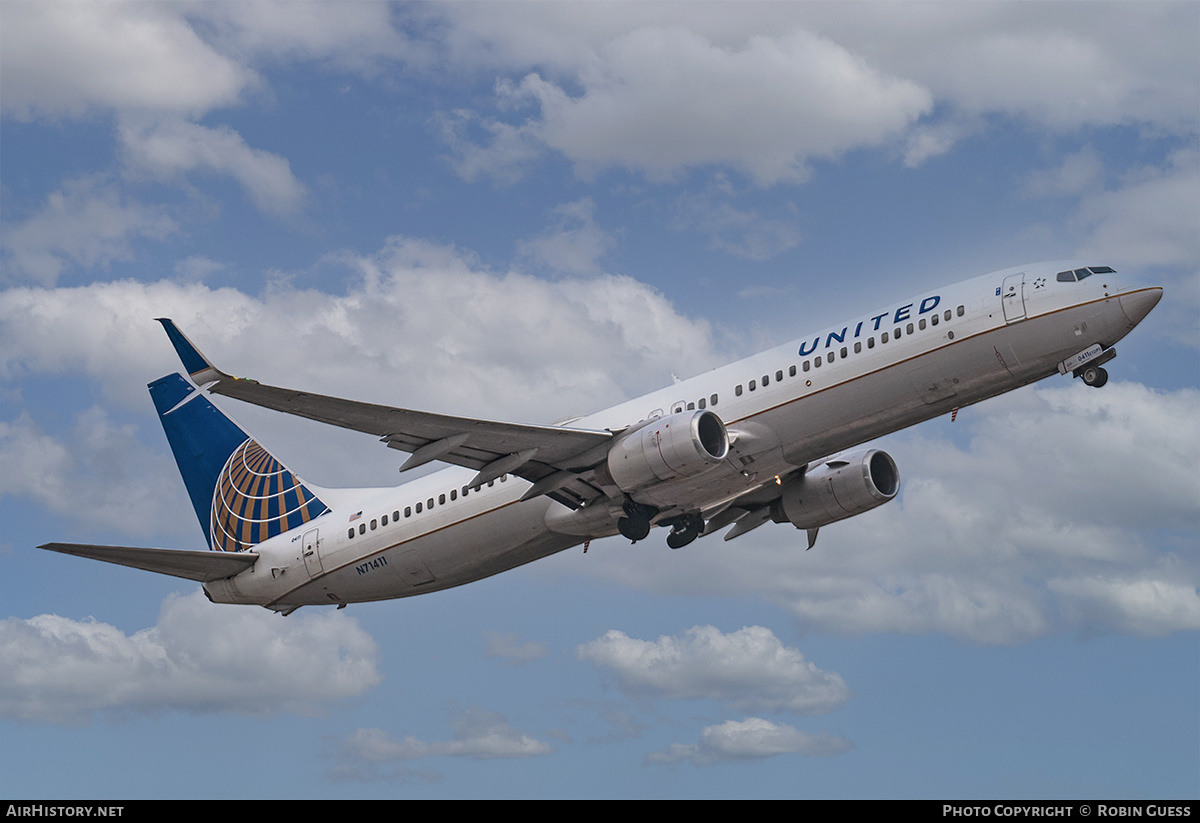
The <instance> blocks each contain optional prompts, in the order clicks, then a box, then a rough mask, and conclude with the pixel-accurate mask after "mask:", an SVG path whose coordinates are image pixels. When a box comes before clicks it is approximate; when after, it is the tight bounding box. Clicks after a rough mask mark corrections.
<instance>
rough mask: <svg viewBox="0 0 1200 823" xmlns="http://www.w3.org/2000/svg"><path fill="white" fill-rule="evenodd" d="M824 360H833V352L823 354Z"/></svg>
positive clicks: (827, 361)
mask: <svg viewBox="0 0 1200 823" xmlns="http://www.w3.org/2000/svg"><path fill="white" fill-rule="evenodd" d="M817 359H818V360H819V359H820V358H817ZM825 362H826V363H832V362H833V352H830V353H829V354H827V355H825Z"/></svg>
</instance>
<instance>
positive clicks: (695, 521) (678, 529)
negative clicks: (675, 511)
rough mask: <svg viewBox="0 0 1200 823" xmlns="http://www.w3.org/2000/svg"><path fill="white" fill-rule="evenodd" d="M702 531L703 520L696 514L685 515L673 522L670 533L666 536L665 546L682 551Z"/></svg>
mask: <svg viewBox="0 0 1200 823" xmlns="http://www.w3.org/2000/svg"><path fill="white" fill-rule="evenodd" d="M702 531H704V518H703V517H701V516H700V515H698V514H685V515H683V517H680V518H679V519H678V520H676V521H675V522H674V524H673V525H672V527H671V533H670V534H668V535H667V545H668V546H669V547H671V548H672V549H682V548H683V547H684V546H686V545H687V544H688V543H691V542H692V541H693V540H695V539H696V538H697V537H699V536H700V532H702Z"/></svg>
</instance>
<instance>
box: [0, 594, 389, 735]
mask: <svg viewBox="0 0 1200 823" xmlns="http://www.w3.org/2000/svg"><path fill="white" fill-rule="evenodd" d="M376 666H377V649H376V646H375V642H374V641H373V640H372V639H371V638H370V636H369V635H367V634H366V633H365V632H364V631H362V629H360V628H359V627H358V624H357V622H356V621H355V620H354V619H353V618H349V617H346V616H345V615H344V614H342V613H341V612H337V611H325V612H320V613H316V612H314V613H313V614H307V615H306V614H296V615H293V616H291V617H288V618H281V617H280V616H279V615H277V614H272V613H270V612H268V611H266V610H264V609H257V608H248V607H242V606H214V605H213V604H212V603H209V602H208V601H207V600H206V599H205V597H204V596H203V595H202V594H201V593H199V592H196V593H194V594H190V595H187V596H175V595H173V596H171V597H169V598H167V600H166V601H164V603H163V607H162V612H161V614H160V615H159V620H158V623H157V625H155V626H153V627H151V628H148V629H143V630H142V631H139V632H135V633H134V634H132V635H126V634H124V633H123V632H121V631H120V630H119V629H117V628H116V627H114V626H110V625H108V624H105V623H99V622H96V621H95V620H91V619H88V620H83V621H77V620H70V619H68V618H64V617H59V616H58V615H53V614H42V615H38V616H37V617H33V618H30V619H28V620H21V619H18V618H8V619H6V620H3V621H0V714H3V716H4V717H6V718H9V719H14V720H21V721H27V722H45V723H81V722H86V721H87V720H88V719H89V718H90V717H91V715H93V713H95V712H121V713H126V712H139V713H140V712H159V711H162V710H167V709H174V710H178V711H186V712H196V713H213V712H239V713H245V714H265V713H270V712H275V711H289V712H302V713H308V712H312V711H314V710H315V709H316V708H317V707H318V706H319V705H320V704H322V703H327V702H330V701H337V700H343V699H345V698H347V697H353V696H356V695H359V694H362V693H363V692H365V691H366V690H368V689H370V688H373V687H374V686H376V685H378V683H379V682H380V679H381V678H380V675H379V673H378V671H377V669H376Z"/></svg>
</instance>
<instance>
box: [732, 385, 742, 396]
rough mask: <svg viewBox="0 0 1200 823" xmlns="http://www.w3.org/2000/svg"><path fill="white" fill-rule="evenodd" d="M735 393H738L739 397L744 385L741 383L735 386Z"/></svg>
mask: <svg viewBox="0 0 1200 823" xmlns="http://www.w3.org/2000/svg"><path fill="white" fill-rule="evenodd" d="M733 393H734V394H736V395H737V396H738V397H741V396H742V387H741V385H740V384H739V385H737V386H734V388H733Z"/></svg>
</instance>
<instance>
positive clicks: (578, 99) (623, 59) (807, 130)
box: [475, 27, 931, 185]
mask: <svg viewBox="0 0 1200 823" xmlns="http://www.w3.org/2000/svg"><path fill="white" fill-rule="evenodd" d="M576 80H577V82H578V83H579V84H581V85H582V87H583V91H582V93H580V94H572V93H570V92H568V91H567V90H566V89H564V88H563V87H562V86H560V85H558V84H557V83H555V82H553V81H552V80H549V79H547V78H545V77H543V76H541V75H540V74H537V73H531V74H528V75H527V76H526V77H525V78H524V79H523V80H521V81H520V83H517V84H502V85H500V86H499V87H498V91H499V92H500V95H501V98H502V102H503V103H504V104H505V105H507V106H512V105H513V104H514V103H515V102H516V101H521V100H523V101H525V102H527V103H536V105H537V106H538V107H539V109H540V119H539V120H536V121H526V122H525V123H524V124H523V125H522V126H520V127H519V129H520V132H521V134H522V143H523V144H526V145H528V144H530V143H531V142H533V141H534V140H536V141H540V142H542V143H544V144H545V145H547V146H549V147H550V148H552V149H554V150H556V151H559V152H561V153H562V154H564V155H566V156H567V157H568V158H569V159H570V160H571V161H572V162H574V163H575V164H576V167H577V169H578V170H579V171H580V173H581V174H585V175H587V174H591V173H592V172H594V171H595V170H598V169H601V168H605V167H609V166H620V167H626V168H632V169H635V170H637V171H640V172H642V173H644V174H646V175H647V176H649V177H651V178H653V179H663V178H669V177H671V176H674V175H675V174H677V173H679V172H680V171H682V170H684V169H687V168H693V167H697V166H706V165H715V164H723V165H729V166H732V167H733V168H736V169H739V170H741V171H742V172H744V173H746V174H748V175H749V176H751V177H752V178H753V179H754V180H755V181H756V182H757V183H758V184H760V185H769V184H772V183H777V182H780V181H793V182H798V181H803V180H804V179H805V178H806V177H807V176H808V168H807V161H808V159H809V158H810V157H823V158H833V157H837V156H838V155H840V154H841V153H842V152H844V151H847V150H849V149H851V148H855V147H860V146H870V145H876V144H879V143H881V142H883V141H885V140H888V139H891V138H892V137H894V136H896V135H898V134H899V133H901V132H902V131H903V130H904V129H905V128H906V127H907V126H908V125H909V124H911V123H912V122H913V121H914V120H916V119H917V118H918V117H920V116H921V114H923V113H924V112H925V111H927V110H928V109H929V107H930V105H931V98H930V97H929V95H928V93H927V92H925V91H924V90H923V89H921V88H920V87H918V86H917V85H915V84H912V83H909V82H907V81H904V80H899V79H896V78H893V77H889V76H887V75H885V74H883V73H881V72H879V71H877V70H875V69H874V68H872V67H871V66H870V65H868V64H867V63H866V61H864V60H862V59H861V58H859V57H857V56H855V55H853V54H851V53H850V52H847V51H846V50H844V49H842V48H841V47H840V46H838V45H837V44H836V43H833V42H832V41H829V40H826V39H824V38H821V37H818V36H816V35H813V34H811V33H809V32H806V31H804V30H802V29H795V30H793V31H791V32H789V33H787V34H784V35H781V36H777V37H766V36H759V37H752V38H749V40H748V41H747V42H746V43H745V44H744V46H742V47H740V48H729V47H725V46H720V45H716V44H714V43H713V42H711V41H710V40H709V39H707V38H705V37H703V36H701V35H698V34H696V33H695V32H692V31H689V30H687V29H684V28H679V27H670V28H637V29H634V30H631V31H629V32H627V33H624V34H622V35H620V36H618V37H615V38H614V39H613V40H612V41H610V42H609V43H607V44H606V45H605V48H604V49H603V51H602V53H601V55H599V56H598V57H597V58H596V59H594V60H591V61H589V62H587V63H586V64H585V65H582V66H580V70H579V75H578V77H577V78H576ZM512 128H517V127H512ZM497 132H498V134H500V132H499V130H498V129H497ZM493 145H499V144H498V143H497V142H496V141H495V140H494V141H493ZM492 154H493V155H494V152H492ZM475 156H479V153H478V151H476V152H475ZM504 168H507V167H505V166H497V169H498V170H502V169H504Z"/></svg>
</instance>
